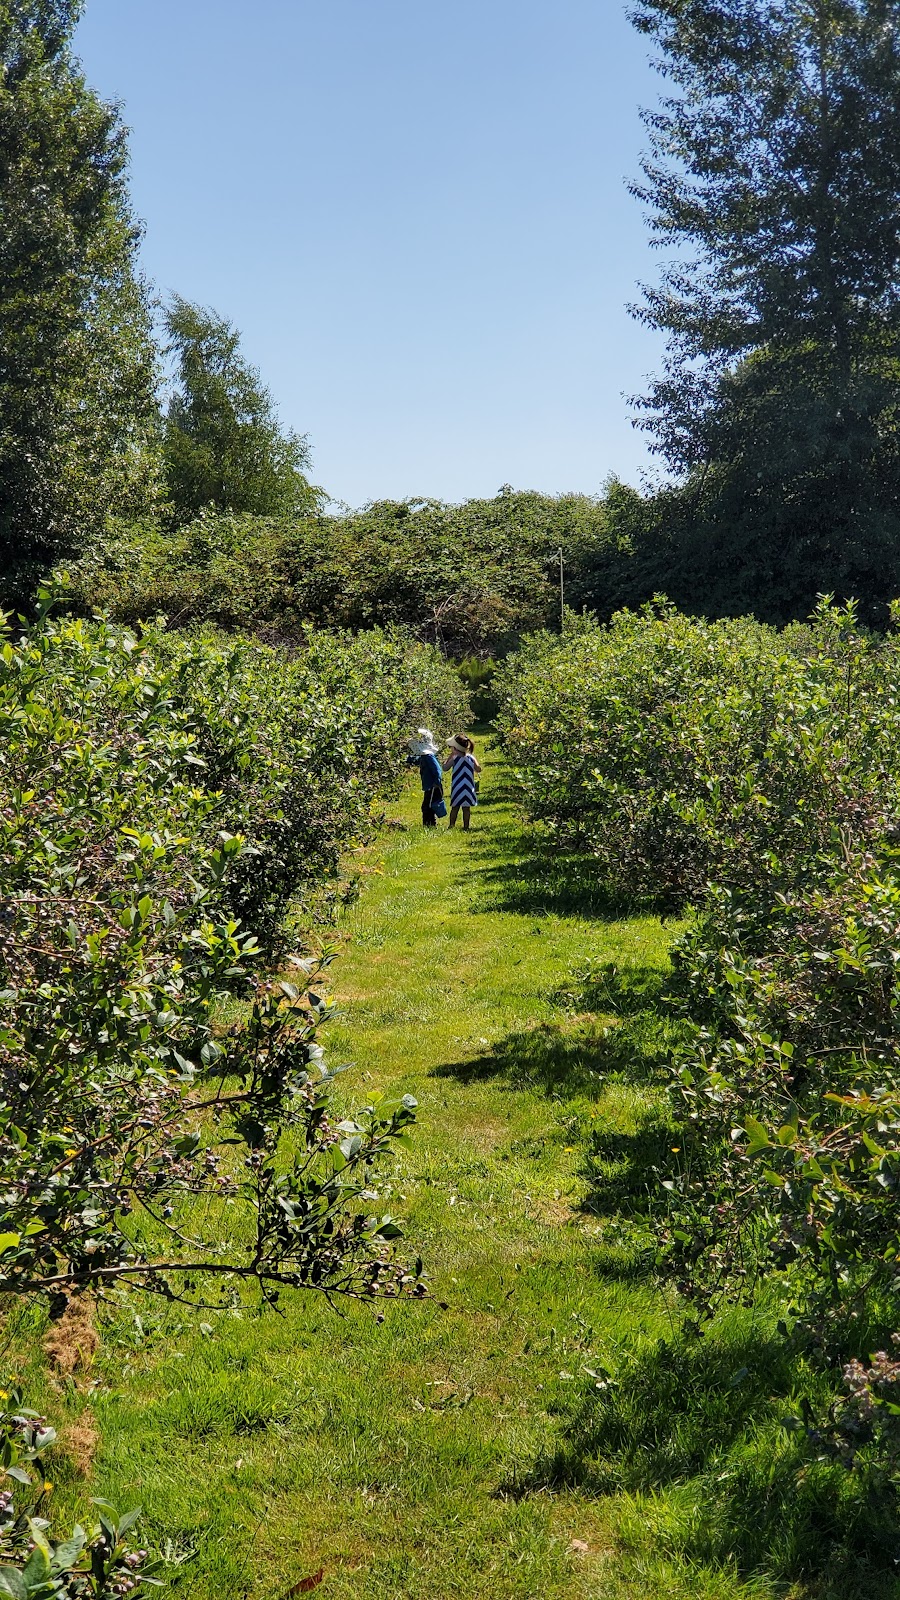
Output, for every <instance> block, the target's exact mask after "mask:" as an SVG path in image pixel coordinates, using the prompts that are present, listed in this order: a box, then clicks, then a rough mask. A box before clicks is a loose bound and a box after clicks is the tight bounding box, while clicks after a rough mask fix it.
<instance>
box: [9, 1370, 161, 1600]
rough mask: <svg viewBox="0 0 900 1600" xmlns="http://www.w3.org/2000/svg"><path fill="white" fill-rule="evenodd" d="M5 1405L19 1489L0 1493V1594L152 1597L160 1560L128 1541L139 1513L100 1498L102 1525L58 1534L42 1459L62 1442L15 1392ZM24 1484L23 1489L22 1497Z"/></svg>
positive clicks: (97, 1599)
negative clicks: (121, 1511)
mask: <svg viewBox="0 0 900 1600" xmlns="http://www.w3.org/2000/svg"><path fill="white" fill-rule="evenodd" d="M0 1399H2V1410H0V1472H2V1473H3V1475H4V1476H5V1477H6V1478H7V1479H9V1480H11V1481H12V1482H13V1483H14V1485H15V1486H16V1488H17V1489H18V1490H19V1503H18V1505H16V1504H15V1503H14V1496H13V1492H12V1490H9V1489H4V1490H3V1491H2V1492H0V1562H2V1563H3V1564H2V1565H0V1595H3V1596H6V1597H8V1600H52V1596H54V1595H58V1596H60V1597H62V1600H113V1597H114V1596H119V1595H135V1596H137V1595H140V1594H144V1595H145V1594H146V1593H147V1591H148V1589H150V1588H157V1587H159V1579H158V1578H157V1577H156V1576H154V1574H156V1573H157V1572H158V1571H159V1563H157V1562H153V1561H148V1559H147V1551H146V1550H141V1549H136V1548H134V1547H133V1544H132V1541H131V1540H130V1539H129V1534H130V1532H131V1529H132V1528H133V1527H134V1525H135V1523H136V1522H137V1520H138V1518H139V1516H140V1511H129V1512H126V1514H125V1515H124V1516H119V1514H118V1513H117V1512H116V1511H115V1509H114V1507H112V1506H110V1505H107V1504H106V1502H105V1501H103V1500H95V1501H94V1502H93V1504H94V1505H95V1506H96V1507H97V1510H98V1516H97V1521H96V1524H95V1525H94V1526H93V1527H91V1528H90V1529H87V1530H86V1529H84V1528H82V1527H81V1526H80V1525H78V1524H76V1525H75V1527H74V1528H73V1530H72V1532H71V1534H70V1535H69V1536H68V1537H66V1538H64V1539H60V1540H55V1539H53V1538H52V1536H51V1533H50V1523H49V1521H48V1520H47V1518H46V1516H44V1515H43V1512H44V1510H45V1509H46V1504H47V1497H48V1495H49V1494H50V1493H52V1490H53V1484H52V1483H51V1482H50V1481H49V1479H48V1478H47V1476H46V1471H47V1469H46V1467H45V1464H44V1457H45V1454H46V1452H47V1451H48V1450H52V1448H53V1446H54V1444H55V1443H56V1432H55V1430H54V1429H53V1428H51V1427H49V1426H48V1425H47V1422H46V1420H45V1418H43V1417H40V1416H38V1415H37V1414H36V1413H35V1412H33V1411H28V1410H25V1409H23V1407H22V1403H21V1401H22V1397H21V1395H20V1394H19V1393H18V1392H17V1391H16V1390H12V1391H3V1392H2V1394H0ZM21 1486H24V1489H25V1494H24V1495H23V1494H22V1489H21Z"/></svg>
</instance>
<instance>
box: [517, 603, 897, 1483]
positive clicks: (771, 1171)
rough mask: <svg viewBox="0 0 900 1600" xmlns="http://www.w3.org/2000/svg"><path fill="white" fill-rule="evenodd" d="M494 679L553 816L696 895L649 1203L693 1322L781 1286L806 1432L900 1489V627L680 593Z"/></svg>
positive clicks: (649, 890) (528, 770) (625, 875)
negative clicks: (696, 613)
mask: <svg viewBox="0 0 900 1600" xmlns="http://www.w3.org/2000/svg"><path fill="white" fill-rule="evenodd" d="M497 678H498V680H499V690H498V692H499V694H500V699H501V706H502V714H501V721H502V728H503V738H504V743H505V746H506V749H507V751H508V752H509V753H510V755H511V757H512V758H513V760H514V761H515V762H516V765H517V770H518V777H519V782H520V784H521V786H522V789H523V792H524V796H525V802H526V805H527V806H528V809H529V812H530V814H531V815H532V816H533V817H535V818H536V819H537V820H538V821H540V823H541V824H542V826H543V827H544V829H546V830H547V831H548V832H549V833H550V834H551V835H552V836H553V837H554V838H559V839H561V840H563V841H564V842H565V843H566V844H567V845H569V847H572V846H573V845H580V847H581V849H582V850H583V851H585V852H587V853H589V854H590V855H592V856H593V857H594V859H595V860H596V862H597V865H598V871H599V873H601V874H602V875H603V878H604V879H605V881H606V883H607V884H608V885H609V886H610V887H612V888H613V889H614V890H616V891H617V892H618V893H619V894H620V895H622V896H626V897H627V896H635V895H638V896H652V897H654V898H656V899H658V900H662V901H663V903H668V904H678V905H683V904H685V903H688V904H691V905H692V906H693V913H692V916H691V918H690V923H689V927H688V931H687V932H686V933H685V934H684V936H683V937H682V938H681V939H680V940H679V942H678V943H677V945H676V947H675V952H674V973H673V979H672V982H671V985H670V988H669V994H668V1003H669V1005H670V1007H671V1008H673V1009H674V1011H675V1012H676V1013H677V1014H678V1016H679V1018H680V1021H679V1028H678V1029H676V1030H675V1031H674V1033H673V1035H672V1046H671V1049H670V1054H669V1073H670V1088H671V1106H672V1118H673V1126H674V1130H675V1136H674V1137H672V1138H671V1139H669V1138H667V1139H666V1140H664V1141H661V1142H660V1148H659V1151H658V1154H657V1157H656V1166H655V1172H654V1174H653V1175H654V1176H655V1179H656V1183H655V1185H653V1184H651V1185H649V1186H648V1188H647V1196H646V1201H645V1212H646V1213H648V1214H649V1216H650V1217H651V1218H652V1219H655V1226H656V1233H657V1243H658V1265H659V1267H660V1270H661V1271H662V1272H663V1273H664V1274H665V1275H667V1276H670V1277H671V1278H673V1279H674V1281H675V1282H676V1284H677V1285H678V1287H679V1289H680V1290H681V1292H682V1294H683V1296H684V1297H685V1299H686V1300H687V1302H688V1303H689V1305H690V1307H691V1312H692V1314H691V1317H690V1318H689V1319H688V1324H687V1325H688V1327H690V1326H691V1324H692V1323H693V1325H694V1327H695V1331H699V1329H700V1328H701V1326H702V1325H703V1324H704V1322H705V1321H706V1319H709V1318H711V1317H713V1316H714V1315H715V1314H716V1313H717V1312H718V1311H719V1310H720V1309H721V1308H723V1307H724V1306H727V1304H728V1303H738V1304H746V1305H754V1306H757V1305H759V1304H760V1303H761V1302H760V1296H761V1292H762V1291H763V1289H765V1294H766V1303H767V1304H768V1305H771V1304H772V1301H773V1299H774V1301H775V1302H776V1303H777V1306H778V1308H779V1309H778V1313H776V1318H777V1317H778V1316H780V1329H781V1337H782V1338H783V1339H784V1340H785V1342H786V1347H787V1349H788V1351H789V1352H793V1355H794V1357H796V1358H797V1360H798V1363H799V1364H798V1365H797V1367H796V1369H795V1372H796V1376H797V1384H798V1394H797V1397H796V1400H795V1404H796V1406H797V1407H798V1409H797V1412H796V1414H795V1415H794V1416H793V1418H788V1425H789V1426H794V1427H796V1428H797V1429H798V1430H800V1431H801V1432H802V1433H803V1434H804V1435H805V1438H806V1441H807V1444H808V1446H809V1447H810V1448H811V1449H812V1451H813V1453H814V1454H815V1455H816V1456H818V1457H821V1458H822V1459H828V1460H843V1461H844V1462H845V1463H846V1464H847V1465H848V1466H851V1467H852V1468H853V1470H854V1471H855V1472H856V1474H857V1477H858V1478H859V1480H860V1482H861V1483H862V1484H863V1486H867V1488H869V1489H871V1490H872V1491H873V1492H876V1491H877V1492H880V1486H883V1484H884V1482H885V1481H886V1480H890V1481H892V1482H893V1483H894V1484H895V1485H896V1484H900V1465H898V1463H900V1451H898V1449H897V1439H896V1430H895V1428H894V1427H893V1423H892V1420H891V1418H892V1411H891V1407H892V1406H893V1405H894V1404H895V1398H894V1391H895V1386H896V1363H895V1362H894V1361H893V1360H892V1358H891V1357H889V1356H888V1355H886V1354H885V1353H884V1352H885V1350H886V1349H887V1347H888V1344H889V1341H890V1338H891V1336H892V1335H893V1333H894V1330H895V1328H896V1310H895V1305H894V1302H895V1297H896V1288H897V1281H898V1280H897V1271H898V1266H897V1263H898V1261H900V1225H898V1218H897V1204H896V1197H897V1189H898V1183H900V1091H898V1084H897V1060H898V1045H900V1025H898V1021H897V1019H898V1016H900V976H898V975H900V874H898V871H897V865H896V863H897V845H898V820H900V724H898V713H897V707H898V704H900V694H898V690H900V657H898V651H897V646H896V644H895V642H894V640H893V639H891V638H888V639H884V638H879V637H874V636H870V635H866V634H863V633H861V632H860V631H859V630H858V628H857V627H856V622H855V613H854V609H853V608H852V607H847V608H836V607H834V606H832V605H831V604H830V603H828V602H824V603H823V604H822V605H821V606H820V608H819V611H818V612H817V614H816V617H815V618H814V619H813V622H812V624H811V625H810V626H809V627H806V628H802V629H801V628H793V629H790V630H788V631H786V632H785V633H782V634H777V633H775V632H774V631H773V630H771V629H769V628H764V627H761V626H759V625H758V624H756V623H752V622H750V623H748V622H736V623H735V622H730V623H718V624H708V623H703V622H695V621H692V620H690V619H688V618H685V617H682V616H680V615H678V614H677V613H673V612H672V611H671V609H669V608H667V607H664V606H663V607H658V608H655V609H652V610H646V611H644V612H643V613H641V614H639V615H633V614H627V613H624V614H621V615H619V616H618V617H616V618H614V619H613V622H612V624H611V625H610V626H609V627H608V628H600V627H599V626H597V625H596V624H593V623H590V622H588V623H583V622H579V623H578V624H577V625H576V626H574V627H572V628H571V629H570V631H569V632H568V634H567V636H566V637H564V638H563V639H562V640H551V639H550V638H548V637H546V636H541V637H538V638H537V639H535V640H533V641H531V642H529V643H528V645H527V646H526V647H525V649H524V650H523V651H522V652H521V654H520V655H519V656H518V657H516V658H513V659H512V660H511V661H509V662H508V663H507V664H506V665H505V666H504V667H503V668H502V669H501V670H500V672H499V673H498V675H497ZM495 681H497V680H495ZM663 1145H664V1146H665V1149H663ZM873 1352H875V1353H874V1354H873ZM801 1358H802V1360H801ZM841 1371H843V1373H844V1383H845V1388H844V1391H843V1392H838V1391H837V1390H836V1387H835V1385H836V1382H837V1379H836V1374H838V1373H840V1372H841ZM813 1372H817V1373H818V1374H820V1375H825V1376H826V1377H827V1379H828V1381H827V1382H826V1384H825V1391H826V1393H827V1391H828V1387H829V1385H830V1386H831V1395H832V1398H831V1400H830V1401H829V1402H827V1403H825V1402H823V1400H822V1386H821V1384H820V1385H819V1387H818V1388H817V1390H816V1392H815V1395H814V1397H813V1399H812V1400H811V1399H810V1397H809V1395H808V1394H806V1395H805V1396H804V1384H805V1383H806V1382H807V1379H808V1376H809V1374H810V1373H813ZM803 1374H805V1375H806V1376H804V1375H803ZM829 1374H830V1377H828V1375H829ZM854 1430H855V1432H854ZM854 1439H855V1441H856V1443H855V1444H854V1443H853V1440H854Z"/></svg>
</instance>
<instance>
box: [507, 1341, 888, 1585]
mask: <svg viewBox="0 0 900 1600" xmlns="http://www.w3.org/2000/svg"><path fill="white" fill-rule="evenodd" d="M595 1370H597V1369H595ZM799 1377H800V1381H801V1382H803V1383H804V1387H805V1388H806V1389H807V1390H808V1391H809V1392H810V1393H811V1394H812V1395H813V1397H814V1399H815V1400H817V1401H818V1403H819V1404H821V1405H822V1406H824V1405H825V1404H827V1400H828V1398H829V1395H828V1389H827V1378H825V1377H822V1376H821V1375H817V1374H814V1373H812V1372H806V1371H802V1372H801V1373H800V1374H799ZM797 1382H798V1366H797V1356H796V1352H795V1351H793V1350H792V1349H791V1348H790V1346H789V1345H788V1344H787V1343H786V1342H785V1341H784V1340H783V1339H782V1338H780V1337H779V1336H778V1335H777V1334H776V1333H775V1331H774V1329H773V1327H772V1326H771V1325H762V1326H761V1325H760V1324H759V1322H756V1323H754V1321H753V1317H752V1314H751V1313H749V1312H743V1313H731V1314H729V1316H728V1317H727V1318H723V1319H722V1320H721V1322H720V1323H719V1324H718V1325H716V1327H715V1328H714V1329H713V1330H712V1331H711V1332H710V1333H709V1334H708V1335H707V1336H706V1337H705V1338H702V1339H700V1338H696V1337H688V1336H685V1335H675V1336H673V1337H672V1338H670V1339H663V1340H659V1341H657V1342H656V1343H655V1344H653V1345H652V1346H650V1347H649V1348H645V1349H643V1350H641V1351H640V1352H638V1353H636V1354H635V1355H633V1356H632V1357H630V1358H629V1359H627V1360H626V1361H625V1362H624V1364H623V1365H622V1367H621V1369H620V1370H619V1371H618V1372H617V1373H616V1374H615V1375H613V1376H610V1375H608V1374H606V1375H604V1374H603V1373H602V1370H600V1371H598V1376H597V1378H596V1379H595V1381H594V1384H593V1385H592V1387H591V1388H590V1389H588V1390H586V1391H584V1392H582V1394H581V1396H580V1397H579V1399H578V1400H577V1401H576V1402H575V1405H574V1407H573V1408H572V1409H567V1410H566V1412H565V1413H563V1415H564V1419H565V1422H564V1431H563V1434H562V1436H561V1438H560V1439H559V1441H558V1443H557V1445H556V1447H555V1449H554V1450H553V1451H552V1452H550V1453H548V1454H546V1455H545V1456H543V1457H542V1458H539V1459H538V1460H537V1461H536V1462H535V1463H534V1465H533V1467H532V1468H531V1470H530V1471H529V1472H528V1473H527V1474H526V1475H524V1476H522V1477H519V1478H518V1479H517V1480H515V1481H514V1482H510V1483H509V1484H507V1485H506V1486H505V1489H506V1491H507V1492H509V1493H513V1494H517V1495H526V1494H530V1493H538V1492H545V1491H547V1490H548V1489H549V1490H560V1489H568V1490H571V1489H573V1488H574V1489H578V1490H580V1491H583V1492H588V1493H592V1494H602V1495H606V1494H623V1493H624V1494H627V1495H630V1496H635V1497H637V1498H636V1499H635V1501H634V1503H633V1506H632V1510H631V1512H630V1514H629V1515H628V1517H627V1518H626V1523H628V1524H630V1526H626V1529H625V1537H626V1540H627V1542H629V1543H632V1542H634V1543H637V1544H638V1545H641V1546H643V1545H645V1544H646V1545H647V1546H652V1548H653V1549H654V1550H656V1551H659V1550H660V1549H663V1550H664V1551H665V1552H666V1553H667V1554H669V1555H672V1556H675V1555H678V1556H681V1557H686V1558H688V1559H690V1560H693V1561H697V1562H701V1563H709V1564H712V1565H714V1566H723V1567H732V1568H734V1567H736V1568H737V1569H738V1571H739V1572H740V1573H741V1574H743V1575H750V1574H762V1573H765V1574H768V1575H770V1576H772V1577H774V1578H775V1579H778V1580H782V1579H783V1580H797V1579H801V1580H806V1581H808V1582H811V1583H812V1585H813V1587H812V1588H811V1589H809V1590H808V1591H806V1592H807V1593H808V1594H809V1595H810V1600H811V1597H812V1596H813V1595H815V1596H817V1597H820V1600H850V1597H851V1596H852V1597H854V1600H864V1597H866V1600H869V1597H870V1600H876V1597H878V1600H882V1597H883V1600H887V1597H888V1596H893V1597H894V1600H896V1596H897V1595H898V1593H900V1586H898V1585H897V1568H896V1560H897V1558H898V1556H900V1548H898V1544H900V1541H898V1527H897V1505H896V1497H895V1496H894V1494H893V1493H892V1491H891V1490H890V1489H889V1488H888V1487H886V1486H884V1485H883V1484H880V1483H878V1482H876V1481H873V1480H871V1479H867V1478H866V1476H865V1475H864V1474H863V1473H861V1472H860V1473H857V1472H853V1471H848V1470H847V1469H846V1468H844V1467H842V1466H840V1465H839V1464H837V1463H835V1462H832V1461H828V1460H816V1459H813V1458H812V1456H811V1455H810V1453H809V1450H808V1447H807V1446H806V1444H805V1441H804V1440H803V1438H802V1436H798V1435H797V1434H795V1433H788V1432H787V1431H786V1430H785V1429H784V1428H783V1426H782V1419H783V1417H784V1416H786V1415H788V1414H789V1413H791V1411H792V1410H794V1409H796V1401H792V1396H793V1395H794V1393H795V1389H796V1385H797Z"/></svg>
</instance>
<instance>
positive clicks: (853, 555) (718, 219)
mask: <svg viewBox="0 0 900 1600" xmlns="http://www.w3.org/2000/svg"><path fill="white" fill-rule="evenodd" d="M632 15H633V20H634V21H635V24H636V26H637V27H638V29H639V30H640V31H641V32H642V33H643V34H644V35H646V36H647V37H648V38H649V39H651V40H652V41H653V42H654V44H655V45H656V46H657V47H658V50H659V57H658V64H659V67H660V70H661V72H662V73H663V74H664V76H665V80H666V89H667V92H666V95H665V98H664V99H663V101H662V103H661V106H660V107H659V108H657V109H654V110H653V111H651V112H648V113H647V114H646V115H645V122H646V124H647V126H648V129H649V133H650V146H651V148H650V153H649V155H648V157H647V159H646V161H645V163H644V181H643V183H640V184H637V185H635V191H634V192H635V193H636V194H637V195H638V196H639V197H640V198H641V199H643V200H644V201H645V202H646V203H647V205H648V207H649V211H650V220H651V227H652V229H653V231H654V233H655V235H656V238H657V241H658V242H659V243H660V244H662V245H665V246H666V247H671V248H672V250H673V257H672V259H671V261H670V263H669V265H668V266H667V267H666V268H665V269H664V271H663V273H662V277H661V281H660V283H659V284H658V285H657V286H654V287H652V288H649V289H647V290H646V291H645V297H644V303H643V306H642V308H641V309H640V311H639V312H638V314H639V315H640V316H641V317H642V319H643V320H644V321H646V322H648V323H649V324H651V325H652V326H653V327H656V328H658V329H661V330H663V331H664V332H665V333H666V334H667V336H668V340H669V357H668V361H667V366H666V371H665V373H664V375H663V377H662V378H660V379H659V380H658V381H657V382H656V383H655V384H654V385H653V386H652V388H651V390H650V393H649V395H648V397H647V398H646V399H645V400H644V401H643V402H642V405H643V409H644V411H645V413H646V417H647V425H648V427H649V428H650V430H651V434H652V436H653V437H654V439H655V441H656V447H657V448H658V449H660V450H662V452H663V453H664V454H665V455H666V457H667V459H668V460H669V462H670V463H671V464H672V465H673V466H674V467H675V468H676V470H677V471H679V472H680V473H686V474H688V478H687V482H686V484H685V486H684V492H683V493H682V494H680V495H675V496H674V497H673V496H671V495H669V496H666V495H664V496H662V497H661V500H660V504H659V508H658V509H659V512H660V518H659V533H660V538H661V541H662V543H663V544H665V543H666V542H667V541H668V539H669V537H670V536H671V534H672V532H673V531H674V533H675V544H676V553H675V560H674V563H671V562H670V563H669V569H670V571H673V576H671V577H669V576H667V577H665V578H663V577H662V571H663V570H665V569H664V566H663V563H662V561H660V564H659V566H658V568H657V570H658V571H659V572H660V578H659V579H658V581H661V582H662V583H663V584H664V586H665V588H666V591H667V592H668V593H669V594H671V595H672V596H673V597H674V598H676V599H677V600H678V601H679V603H681V604H685V605H689V606H690V607H691V608H693V607H695V606H696V605H697V604H698V603H699V605H700V606H701V607H702V608H704V609H708V610H711V611H714V612H719V613H722V612H725V613H734V612H735V611H737V612H740V611H742V610H747V609H750V610H753V611H754V612H755V613H756V614H757V615H759V616H761V617H765V618H768V619H770V620H773V621H785V620H788V619H789V618H791V617H798V616H804V615H805V614H806V613H807V612H808V610H809V609H810V607H811V605H812V603H813V600H814V597H815V594H816V593H817V592H821V591H823V590H830V591H832V592H837V593H838V594H840V595H844V596H846V595H850V594H856V595H857V596H858V597H859V598H860V600H862V601H865V602H866V603H867V604H868V605H870V606H871V607H872V613H873V615H877V617H878V620H879V621H883V620H884V617H883V606H884V603H885V601H886V600H887V599H888V598H889V596H890V595H891V594H892V593H893V592H895V590H896V588H897V585H898V581H900V567H898V558H897V546H898V533H900V470H898V469H900V462H898V456H897V449H896V427H895V410H896V387H897V363H898V357H900V241H898V237H897V233H896V230H895V229H894V227H893V224H892V222H891V221H890V218H891V216H892V214H893V210H894V208H895V206H896V204H897V198H898V196H900V158H898V150H900V122H898V106H900V93H898V90H900V54H898V51H897V45H896V37H895V31H894V30H895V24H896V20H897V19H896V7H895V6H894V5H893V4H889V5H887V6H885V5H884V4H883V0H815V3H813V4H810V5H803V6H798V5H772V4H769V3H768V0H637V3H636V4H635V5H634V6H633V10H632ZM873 128H877V134H875V135H873ZM673 512H674V515H675V528H674V530H673V528H672V521H671V518H672V513H673ZM660 554H661V552H660Z"/></svg>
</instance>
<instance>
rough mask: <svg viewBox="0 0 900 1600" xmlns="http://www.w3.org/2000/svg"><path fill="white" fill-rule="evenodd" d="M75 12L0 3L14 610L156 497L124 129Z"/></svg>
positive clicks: (4, 540) (2, 511) (146, 337)
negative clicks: (51, 573)
mask: <svg viewBox="0 0 900 1600" xmlns="http://www.w3.org/2000/svg"><path fill="white" fill-rule="evenodd" d="M78 9H79V8H78V7H76V6H74V5H72V4H65V3H63V0H52V3H51V0H40V3H38V0H35V3H33V4H29V5H21V4H2V5H0V72H2V81H0V569H2V572H3V592H4V595H5V597H6V600H7V601H10V600H12V601H14V602H17V603H24V602H26V601H27V600H28V599H30V596H31V592H32V590H33V587H34V582H35V579H36V578H37V577H38V576H39V575H40V573H41V572H42V571H43V570H44V569H45V568H46V567H47V566H48V565H49V564H50V563H52V562H53V561H54V560H57V559H59V558H60V557H61V556H67V555H69V554H71V553H72V552H73V551H79V550H81V549H83V548H84V547H85V546H86V545H87V544H88V543H89V542H90V541H91V540H92V539H94V538H97V537H98V536H100V535H101V534H102V532H103V530H104V528H105V526H106V523H107V521H108V519H109V518H111V517H126V516H127V517H133V516H134V515H135V514H136V513H137V512H139V511H140V510H141V509H143V508H144V507H145V506H146V505H147V504H148V502H152V499H153V494H154V481H155V480H154V475H155V460H156V455H155V450H156V446H155V435H156V426H157V409H156V400H155V381H156V367H155V354H154V349H153V344H152V339H151V334H150V317H149V310H148V303H147V296H146V293H145V289H144V287H143V285H142V284H141V282H140V281H139V279H138V278H137V276H136V274H135V250H136V244H137V230H136V228H135V225H134V223H133V221H132V218H131V214H130V211H129V207H128V201H127V194H126V188H125V169H126V164H127V150H126V145H125V133H124V130H123V128H122V125H121V122H120V120H119V116H118V113H117V112H116V110H115V108H113V107H111V106H109V105H106V104H104V103H103V102H101V101H100V100H99V99H98V97H97V95H96V94H94V92H93V91H92V90H91V89H89V88H88V87H87V85H86V83H85V81H84V78H83V77H82V75H81V73H80V72H79V71H78V70H77V68H76V66H75V64H74V63H73V61H72V58H71V55H70V53H69V41H70V38H71V33H72V29H73V27H74V24H75V21H76V18H77V11H78Z"/></svg>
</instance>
